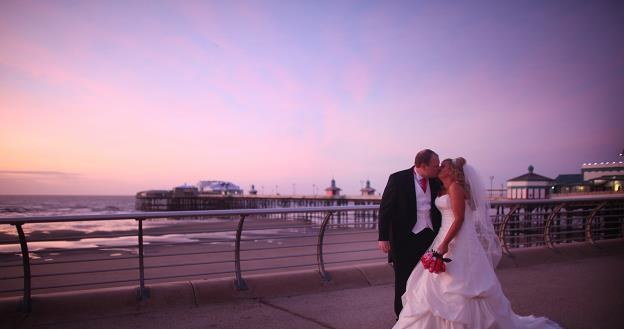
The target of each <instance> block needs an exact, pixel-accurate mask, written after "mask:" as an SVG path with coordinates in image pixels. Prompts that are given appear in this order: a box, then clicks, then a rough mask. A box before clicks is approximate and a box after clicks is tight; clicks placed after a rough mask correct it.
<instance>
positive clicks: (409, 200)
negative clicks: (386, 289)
mask: <svg viewBox="0 0 624 329" xmlns="http://www.w3.org/2000/svg"><path fill="white" fill-rule="evenodd" d="M441 185H442V184H441V183H440V181H439V180H438V179H437V178H430V179H429V185H428V186H427V193H431V223H432V224H433V231H434V232H435V234H437V233H438V231H439V230H440V223H441V218H442V215H441V214H440V211H439V210H438V208H436V206H435V198H436V196H437V195H438V192H439V191H440V188H441ZM414 188H415V185H414V167H411V168H409V169H406V170H402V171H398V172H395V173H394V174H392V175H390V178H388V184H386V188H385V189H384V192H383V196H382V198H381V205H380V207H379V241H390V246H391V248H392V253H393V254H396V253H409V252H410V251H409V250H401V248H400V247H401V245H403V243H402V242H404V241H406V240H407V239H408V237H409V235H410V234H413V233H412V228H413V227H414V225H415V224H416V190H415V189H414Z"/></svg>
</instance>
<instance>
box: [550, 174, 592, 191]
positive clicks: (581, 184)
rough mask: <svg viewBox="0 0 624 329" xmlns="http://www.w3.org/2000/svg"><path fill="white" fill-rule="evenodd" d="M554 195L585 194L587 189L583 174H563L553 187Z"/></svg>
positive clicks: (556, 179)
mask: <svg viewBox="0 0 624 329" xmlns="http://www.w3.org/2000/svg"><path fill="white" fill-rule="evenodd" d="M551 190H552V192H553V193H576V192H585V191H587V190H588V189H587V187H586V186H585V181H584V180H583V175H581V174H563V175H559V176H557V178H555V182H554V185H553V186H552V187H551Z"/></svg>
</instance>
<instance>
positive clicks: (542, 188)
mask: <svg viewBox="0 0 624 329" xmlns="http://www.w3.org/2000/svg"><path fill="white" fill-rule="evenodd" d="M533 169H534V168H533V166H529V172H528V173H526V174H524V175H522V176H518V177H516V178H512V179H510V180H508V181H507V198H508V199H546V198H548V194H549V191H550V187H551V186H552V184H553V182H554V180H553V179H552V178H548V177H544V176H542V175H538V174H536V173H534V172H533Z"/></svg>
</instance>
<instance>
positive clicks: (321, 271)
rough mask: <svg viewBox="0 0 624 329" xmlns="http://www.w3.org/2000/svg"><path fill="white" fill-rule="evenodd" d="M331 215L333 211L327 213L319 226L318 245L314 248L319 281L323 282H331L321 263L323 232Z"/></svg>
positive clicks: (323, 264)
mask: <svg viewBox="0 0 624 329" xmlns="http://www.w3.org/2000/svg"><path fill="white" fill-rule="evenodd" d="M333 214H334V212H333V211H329V212H327V215H325V218H324V219H323V223H322V224H321V229H320V231H319V236H318V244H317V247H316V259H317V262H318V269H319V274H320V275H321V279H322V280H323V281H330V280H331V276H330V275H329V273H327V272H326V271H325V262H324V261H323V238H324V237H325V230H326V229H327V224H328V223H329V219H330V218H331V217H332V215H333Z"/></svg>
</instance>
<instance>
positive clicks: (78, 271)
mask: <svg viewBox="0 0 624 329" xmlns="http://www.w3.org/2000/svg"><path fill="white" fill-rule="evenodd" d="M378 208H379V206H377V205H363V206H335V207H307V208H283V209H282V208H277V209H245V210H212V211H180V212H136V213H124V214H114V215H80V216H49V217H23V218H22V217H14V218H0V225H13V226H14V227H15V230H16V233H17V240H18V242H19V251H18V252H13V251H8V252H7V251H5V252H0V256H3V257H4V258H11V256H15V255H13V253H19V256H20V257H21V263H18V262H15V261H14V260H13V261H11V260H9V261H7V262H4V261H3V262H1V263H0V297H1V296H11V295H15V294H16V293H19V292H22V295H23V303H22V309H23V310H24V311H29V310H30V308H31V299H32V292H33V291H43V292H48V291H59V290H68V289H77V288H84V287H93V286H99V287H104V286H118V285H128V284H130V285H134V284H137V283H138V290H137V298H138V299H140V300H142V299H145V298H148V297H149V290H148V289H147V286H146V281H150V282H163V281H179V280H183V279H189V278H215V277H224V276H227V275H232V274H234V281H235V285H236V287H237V288H238V289H240V290H245V289H247V285H246V283H245V280H244V278H243V272H256V273H263V272H274V271H276V270H284V269H293V268H311V267H315V268H317V269H318V272H319V275H320V278H321V279H323V280H330V275H329V273H328V271H327V270H326V265H333V264H343V263H353V262H370V261H376V262H381V261H383V260H385V259H386V257H385V256H384V255H383V254H381V253H378V252H377V249H376V244H372V243H371V241H376V238H377V234H376V223H377V210H378ZM163 218H166V219H167V220H168V222H167V224H168V225H165V226H161V225H154V226H152V227H150V228H148V229H147V230H148V233H147V234H146V232H145V231H146V229H145V228H144V223H148V224H162V222H158V221H157V220H158V219H163ZM206 218H208V219H212V220H203V219H206ZM232 218H236V220H232ZM248 218H251V219H253V220H252V221H251V223H248V221H246V219H248ZM129 219H130V220H134V221H136V230H135V231H127V230H125V231H122V232H105V233H95V234H88V235H84V234H83V233H80V234H75V233H70V234H69V235H67V234H65V235H62V236H53V237H50V238H41V237H39V236H40V235H41V232H38V231H36V230H35V229H33V230H31V232H30V233H31V234H30V236H29V234H27V233H28V232H26V233H25V230H24V226H27V227H33V228H36V227H37V225H38V224H43V223H67V222H80V223H81V224H85V223H94V222H101V221H107V222H113V223H115V222H119V221H128V220H129ZM179 219H187V220H189V219H190V220H191V222H190V225H189V223H188V222H187V223H186V224H187V225H178V223H176V222H172V221H171V220H179ZM152 220H156V222H152ZM234 224H235V227H234V226H233V225H234ZM178 226H182V229H180V228H178ZM276 230H277V232H276ZM328 231H331V232H330V233H327V232H328ZM263 232H264V233H263ZM35 233H37V234H35ZM245 234H246V235H247V236H245ZM33 235H35V236H33ZM230 235H233V236H230ZM180 237H183V238H182V239H179V238H180ZM189 237H190V238H189ZM330 237H333V238H334V239H333V240H332V241H327V239H328V238H330ZM114 239H118V240H119V239H121V240H122V241H119V243H117V244H114V245H110V244H107V243H106V241H109V240H114ZM128 239H136V240H134V241H136V242H131V241H128ZM95 240H97V241H98V242H99V243H100V244H97V245H95V246H92V245H91V241H95ZM146 240H147V241H146ZM67 241H74V242H80V243H81V244H83V245H85V246H79V247H75V248H64V247H63V246H61V247H58V246H56V244H55V243H56V242H61V243H63V242H67ZM103 242H104V243H103ZM245 242H249V243H248V244H247V246H246V247H245V245H244V244H245ZM274 242H277V243H274ZM41 244H51V245H52V247H51V248H50V245H44V246H43V249H42V250H41V251H40V252H39V251H38V253H39V254H40V255H47V256H43V257H41V258H39V257H40V256H39V255H37V254H36V253H35V252H33V250H29V246H31V245H41ZM252 244H255V245H252ZM362 244H364V245H366V244H369V246H362ZM231 245H233V247H234V248H233V249H234V250H233V251H234V256H233V257H232V256H227V254H229V253H231V252H232V250H231V248H229V247H230V246H231ZM11 246H17V244H16V243H15V241H10V240H1V241H0V247H11ZM352 246H356V247H355V248H351V247H352ZM311 247H314V248H315V249H316V252H310V251H308V250H307V249H309V248H311ZM328 248H329V250H328ZM5 249H7V248H5ZM9 249H10V248H9ZM146 249H152V250H153V253H152V254H150V253H149V252H148V253H146V252H145V250H146ZM119 250H122V251H123V250H125V252H120V253H119V252H117V253H115V255H116V256H115V257H112V256H109V257H102V256H101V254H102V253H103V252H108V253H109V254H110V252H111V251H119ZM15 251H17V250H15ZM242 252H243V253H247V254H249V255H250V256H252V257H249V258H243V257H242ZM134 253H136V255H134ZM61 254H62V255H63V256H61ZM358 254H359V255H360V256H358ZM49 255H54V256H53V257H54V258H61V260H53V261H50V262H48V261H47V260H49V259H48V257H49ZM345 255H347V257H345ZM328 256H333V257H334V258H335V259H329V260H327V259H326V258H327V257H328ZM33 258H39V259H33ZM312 259H314V260H315V261H312ZM31 260H33V261H31ZM245 262H246V263H247V264H249V265H250V267H249V268H246V269H245V270H243V267H242V266H241V263H245ZM95 264H97V265H95ZM232 265H233V266H232ZM230 266H232V267H230ZM198 268H199V271H197V269H198ZM20 269H21V273H17V272H18V270H20ZM137 271H138V275H137ZM146 272H151V274H152V275H150V276H147V275H146ZM133 273H134V274H133ZM78 276H82V278H78ZM19 280H21V281H22V285H21V286H22V287H21V289H20V288H17V286H18V283H19V282H18V281H19ZM33 280H38V285H33ZM3 283H4V284H3Z"/></svg>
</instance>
